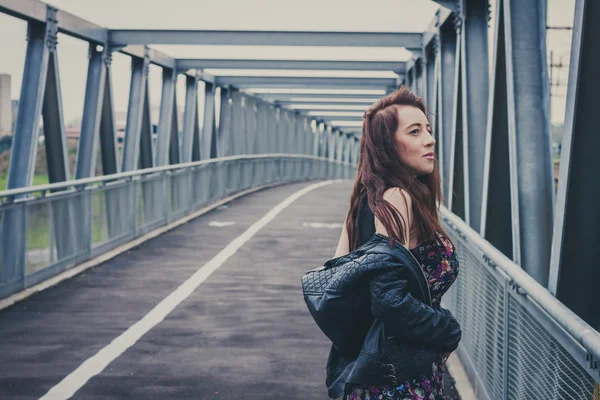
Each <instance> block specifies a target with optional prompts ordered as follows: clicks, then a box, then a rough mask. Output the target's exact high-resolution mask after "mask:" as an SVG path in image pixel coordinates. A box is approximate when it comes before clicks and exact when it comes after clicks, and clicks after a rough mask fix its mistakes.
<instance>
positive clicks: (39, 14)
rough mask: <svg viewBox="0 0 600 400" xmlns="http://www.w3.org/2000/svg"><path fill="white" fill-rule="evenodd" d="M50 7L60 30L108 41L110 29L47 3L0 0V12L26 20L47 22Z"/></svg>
mask: <svg viewBox="0 0 600 400" xmlns="http://www.w3.org/2000/svg"><path fill="white" fill-rule="evenodd" d="M49 9H52V10H55V12H56V23H57V24H58V32H61V33H66V34H69V35H71V36H74V37H76V38H79V39H83V40H89V41H92V42H95V43H97V44H104V43H106V39H107V37H108V29H106V28H102V27H100V26H98V25H96V24H93V23H91V22H88V21H86V20H84V19H82V18H79V17H76V16H75V15H73V14H69V13H67V12H64V11H61V10H58V9H56V8H54V7H52V6H49V5H47V4H46V3H43V2H41V1H38V0H0V12H3V13H6V14H9V15H12V16H13V17H17V18H20V19H24V20H26V21H37V22H46V13H47V12H48V10H49Z"/></svg>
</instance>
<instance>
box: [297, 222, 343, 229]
mask: <svg viewBox="0 0 600 400" xmlns="http://www.w3.org/2000/svg"><path fill="white" fill-rule="evenodd" d="M302 226H304V227H307V228H316V229H321V228H325V229H341V228H342V227H343V226H344V225H342V224H341V223H337V222H335V223H333V224H326V223H325V222H304V223H303V224H302Z"/></svg>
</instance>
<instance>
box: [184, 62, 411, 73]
mask: <svg viewBox="0 0 600 400" xmlns="http://www.w3.org/2000/svg"><path fill="white" fill-rule="evenodd" d="M176 65H177V69H179V70H188V69H276V70H283V69H293V70H342V71H393V72H396V73H397V74H403V73H404V72H405V71H406V63H405V62H402V61H338V60H240V59H193V58H191V59H187V58H184V59H177V60H176Z"/></svg>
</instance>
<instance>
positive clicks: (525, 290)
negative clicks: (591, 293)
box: [440, 206, 600, 368]
mask: <svg viewBox="0 0 600 400" xmlns="http://www.w3.org/2000/svg"><path fill="white" fill-rule="evenodd" d="M440 208H441V215H442V219H443V220H445V222H447V223H448V225H449V226H450V228H452V229H453V230H454V231H456V233H457V234H459V235H460V236H461V237H463V238H465V239H467V240H468V241H469V242H471V243H473V244H474V245H475V246H476V247H478V248H479V249H480V250H481V252H482V253H483V254H484V255H485V256H486V257H488V259H489V261H488V260H486V261H488V264H489V265H490V266H492V267H494V268H498V269H499V270H501V271H502V272H504V273H505V274H506V275H508V276H509V277H510V279H511V280H512V282H513V283H514V285H513V287H514V288H515V289H517V288H518V289H519V293H521V294H526V295H527V296H528V297H529V298H530V299H531V300H533V301H534V302H535V303H537V304H538V305H539V307H540V308H542V310H544V311H545V312H546V313H548V315H550V317H552V318H553V319H554V320H555V321H556V322H557V323H558V325H560V326H561V327H562V328H563V329H564V330H566V331H567V332H568V333H569V334H570V335H571V336H572V337H573V338H575V339H576V340H577V341H578V342H579V344H581V346H582V347H583V348H584V349H585V350H586V351H587V352H588V354H589V355H591V356H592V357H593V359H589V360H588V361H589V362H590V365H592V362H595V363H596V364H594V368H598V367H600V366H599V365H598V363H599V362H600V332H598V331H596V330H595V329H594V328H593V327H591V326H590V325H589V324H588V323H587V322H585V321H584V320H583V319H581V318H580V317H579V316H577V315H576V314H575V313H574V312H573V311H571V310H570V309H569V308H568V307H567V306H565V305H564V304H563V303H562V302H560V301H559V300H558V299H557V298H556V297H554V296H552V294H550V292H549V291H548V290H547V289H546V288H544V287H543V286H542V285H540V284H539V283H538V282H537V281H536V280H535V279H533V278H532V277H531V276H530V275H529V274H528V273H527V272H525V271H524V270H523V269H522V268H521V267H520V266H519V265H517V264H516V263H515V262H513V261H512V260H511V259H509V258H508V257H506V256H505V255H504V254H502V253H501V252H500V250H498V249H496V248H495V247H494V246H493V245H492V244H490V243H489V242H488V241H486V240H485V239H484V238H482V237H481V235H479V233H477V232H476V231H475V230H473V229H472V228H471V227H470V226H468V225H467V224H466V223H465V222H464V221H463V220H462V219H460V218H459V217H458V216H456V215H455V214H453V213H452V212H450V211H449V210H448V209H447V208H445V207H443V206H442V207H440ZM490 261H491V262H490Z"/></svg>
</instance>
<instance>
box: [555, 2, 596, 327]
mask: <svg viewBox="0 0 600 400" xmlns="http://www.w3.org/2000/svg"><path fill="white" fill-rule="evenodd" d="M599 18H600V3H598V2H597V1H593V0H577V1H576V2H575V19H574V24H573V41H572V46H571V61H570V68H569V85H568V89H567V103H566V104H567V110H566V116H565V124H564V133H563V142H562V153H561V158H560V177H559V180H558V195H557V202H556V211H557V212H556V220H555V223H554V238H553V243H552V258H551V263H550V265H551V267H550V277H549V284H548V289H549V290H550V292H551V293H553V294H555V295H556V297H557V298H558V299H559V300H560V301H561V302H562V303H564V304H565V305H566V306H567V307H569V309H571V310H573V311H574V312H575V313H576V314H577V315H579V316H580V317H581V318H582V319H583V320H584V321H586V322H587V323H588V324H590V325H591V326H592V327H593V328H594V329H596V330H600V302H598V300H597V299H598V296H597V293H598V288H597V286H598V285H597V283H598V280H599V279H600V268H598V263H597V260H598V248H599V246H600V228H599V227H600V208H598V193H600V180H599V179H598V176H597V175H598V169H599V167H600V158H599V157H598V152H597V149H598V148H599V147H600V136H599V135H598V134H597V132H598V128H597V127H598V106H597V104H598V103H597V96H598V93H599V92H600V78H599V77H598V69H599V68H600V52H598V51H597V48H598V44H597V43H598V37H599V36H600V25H599V24H598V23H597V21H598V19H599Z"/></svg>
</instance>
